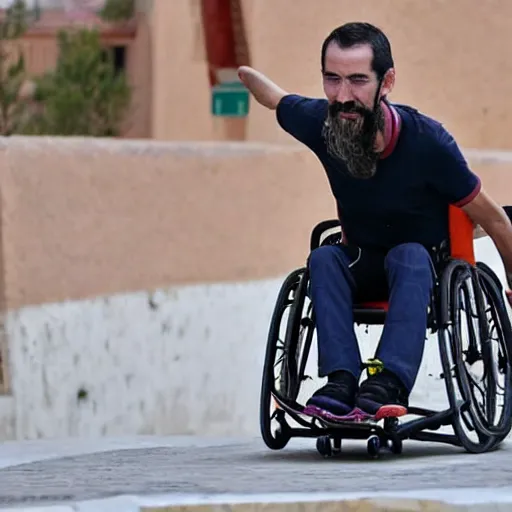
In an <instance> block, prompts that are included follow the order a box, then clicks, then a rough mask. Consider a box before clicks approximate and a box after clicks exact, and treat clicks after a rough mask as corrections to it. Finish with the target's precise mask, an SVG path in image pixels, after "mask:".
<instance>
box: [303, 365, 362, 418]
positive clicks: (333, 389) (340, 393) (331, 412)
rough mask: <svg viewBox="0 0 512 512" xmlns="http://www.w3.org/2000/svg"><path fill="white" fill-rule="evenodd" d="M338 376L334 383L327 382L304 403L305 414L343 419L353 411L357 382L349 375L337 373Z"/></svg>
mask: <svg viewBox="0 0 512 512" xmlns="http://www.w3.org/2000/svg"><path fill="white" fill-rule="evenodd" d="M337 373H338V372H337ZM339 374H340V375H338V376H337V378H336V381H330V382H328V383H327V384H326V385H325V386H323V387H321V388H320V389H318V390H317V391H316V392H315V393H314V394H313V395H312V396H311V398H310V399H309V400H308V401H307V402H306V407H305V409H304V412H305V413H306V414H310V415H312V416H318V415H320V416H325V415H328V416H335V417H343V416H346V415H347V414H349V413H350V412H351V411H352V410H353V409H354V403H355V397H356V392H357V380H356V378H355V377H354V376H353V375H352V374H351V373H348V372H339Z"/></svg>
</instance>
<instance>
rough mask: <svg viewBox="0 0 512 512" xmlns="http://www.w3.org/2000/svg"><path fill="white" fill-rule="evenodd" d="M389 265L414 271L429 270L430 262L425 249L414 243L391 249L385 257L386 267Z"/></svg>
mask: <svg viewBox="0 0 512 512" xmlns="http://www.w3.org/2000/svg"><path fill="white" fill-rule="evenodd" d="M390 263H391V264H393V263H394V264H398V265H404V266H407V267H411V268H414V269H416V270H424V269H426V268H428V269H429V270H430V269H431V260H430V255H429V253H428V251H427V249H425V247H424V246H423V245H421V244H418V243H416V242H411V243H405V244H400V245H397V246H396V247H393V249H391V250H390V251H389V252H388V254H387V256H386V266H388V265H389V264H390Z"/></svg>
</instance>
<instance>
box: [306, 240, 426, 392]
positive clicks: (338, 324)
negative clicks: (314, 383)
mask: <svg viewBox="0 0 512 512" xmlns="http://www.w3.org/2000/svg"><path fill="white" fill-rule="evenodd" d="M309 269H310V276H311V287H310V294H311V300H312V302H313V306H314V309H315V317H316V326H317V339H318V367H319V376H320V377H326V376H327V375H329V374H330V373H332V372H334V371H336V370H346V371H349V372H351V373H352V374H353V375H354V376H355V377H356V378H357V379H359V378H360V376H361V372H362V370H361V362H362V361H361V353H360V350H359V345H358V342H357V338H356V334H355V330H354V320H353V314H352V308H353V305H354V303H355V302H364V301H372V300H374V301H375V300H388V301H389V310H388V314H387V318H386V322H385V325H384V328H383V331H382V336H381V339H380V342H379V345H378V349H377V353H376V354H375V357H377V358H379V359H380V360H381V361H382V362H383V363H384V367H385V368H387V369H388V370H389V371H391V372H393V373H394V374H395V375H396V376H397V377H398V378H399V379H400V380H401V381H402V383H403V384H404V386H405V387H406V388H407V389H408V391H409V392H410V391H411V390H412V388H413V386H414V383H415V381H416V377H417V374H418V371H419V368H420V365H421V360H422V358H423V351H424V347H425V339H426V330H427V315H428V305H429V303H430V300H431V293H432V287H433V277H434V274H433V267H432V262H431V259H430V255H429V253H428V251H427V250H426V249H425V248H424V247H423V246H422V245H420V244H417V243H408V244H402V245H399V246H397V247H394V248H393V249H391V250H390V251H389V252H387V253H378V252H373V251H366V250H362V251H361V250H359V249H358V248H354V247H347V246H343V245H327V246H322V247H319V248H318V249H315V250H314V251H313V252H312V253H311V255H310V259H309Z"/></svg>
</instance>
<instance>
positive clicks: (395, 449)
mask: <svg viewBox="0 0 512 512" xmlns="http://www.w3.org/2000/svg"><path fill="white" fill-rule="evenodd" d="M389 449H390V451H391V453H394V454H395V455H400V454H401V453H402V450H403V443H402V440H401V439H400V438H399V437H393V438H392V439H390V440H389Z"/></svg>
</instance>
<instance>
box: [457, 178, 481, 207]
mask: <svg viewBox="0 0 512 512" xmlns="http://www.w3.org/2000/svg"><path fill="white" fill-rule="evenodd" d="M481 189H482V182H481V181H480V178H478V183H477V185H476V187H475V188H474V189H473V192H471V194H469V195H467V196H466V197H464V198H463V199H461V200H460V201H457V202H456V203H454V206H456V207H457V208H462V207H463V206H466V205H467V204H469V203H470V202H471V201H473V199H475V197H476V196H477V195H478V194H479V192H480V190H481Z"/></svg>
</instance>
